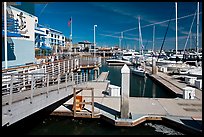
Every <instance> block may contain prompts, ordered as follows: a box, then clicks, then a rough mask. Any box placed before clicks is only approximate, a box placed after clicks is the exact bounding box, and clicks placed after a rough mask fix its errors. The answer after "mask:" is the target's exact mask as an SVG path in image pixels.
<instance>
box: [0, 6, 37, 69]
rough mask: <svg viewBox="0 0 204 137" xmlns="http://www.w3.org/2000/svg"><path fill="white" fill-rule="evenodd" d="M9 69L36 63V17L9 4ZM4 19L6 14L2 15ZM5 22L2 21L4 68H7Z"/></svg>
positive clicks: (7, 9) (7, 14)
mask: <svg viewBox="0 0 204 137" xmlns="http://www.w3.org/2000/svg"><path fill="white" fill-rule="evenodd" d="M6 11H7V13H6V16H7V19H6V20H7V53H6V54H7V67H8V68H9V67H12V66H19V65H24V64H26V63H33V62H34V61H35V51H34V45H35V35H34V29H35V16H33V15H32V14H30V13H27V12H25V11H23V10H20V9H18V8H15V7H13V6H11V5H9V4H7V8H6ZM2 15H3V19H4V13H2ZM4 41H5V36H4V20H3V21H2V68H5V43H4Z"/></svg>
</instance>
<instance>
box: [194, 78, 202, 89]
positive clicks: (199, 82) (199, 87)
mask: <svg viewBox="0 0 204 137" xmlns="http://www.w3.org/2000/svg"><path fill="white" fill-rule="evenodd" d="M195 87H197V88H198V89H202V79H197V80H195Z"/></svg>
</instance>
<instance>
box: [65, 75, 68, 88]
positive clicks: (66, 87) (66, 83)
mask: <svg viewBox="0 0 204 137" xmlns="http://www.w3.org/2000/svg"><path fill="white" fill-rule="evenodd" d="M67 74H68V73H65V83H66V91H67Z"/></svg>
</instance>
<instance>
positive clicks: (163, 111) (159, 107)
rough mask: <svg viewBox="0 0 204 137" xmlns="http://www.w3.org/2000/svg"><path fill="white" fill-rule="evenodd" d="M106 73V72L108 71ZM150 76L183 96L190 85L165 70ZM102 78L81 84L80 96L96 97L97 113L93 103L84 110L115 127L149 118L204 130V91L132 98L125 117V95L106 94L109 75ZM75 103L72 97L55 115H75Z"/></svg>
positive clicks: (195, 131)
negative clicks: (190, 95)
mask: <svg viewBox="0 0 204 137" xmlns="http://www.w3.org/2000/svg"><path fill="white" fill-rule="evenodd" d="M106 74H107V73H106ZM102 75H105V73H103V74H102ZM149 75H150V77H152V78H154V79H155V80H157V81H158V82H160V84H163V85H164V86H166V87H168V89H169V90H172V91H174V92H175V93H176V94H179V95H180V96H181V95H182V93H183V91H182V88H183V86H186V85H183V83H182V84H181V83H179V82H178V81H177V80H176V79H173V78H172V77H170V76H167V75H166V74H164V73H162V74H160V73H158V74H154V75H151V74H149ZM102 77H103V78H104V79H103V80H102V79H100V81H91V82H87V83H85V84H81V85H78V86H77V88H79V89H80V88H81V89H82V90H81V92H79V93H78V95H80V96H83V97H84V99H85V100H86V101H87V102H90V101H91V100H92V98H93V96H94V98H93V100H92V101H93V102H94V112H93V108H92V105H91V104H90V105H85V106H84V109H83V111H82V112H80V113H83V112H84V113H85V112H89V113H94V114H96V115H97V118H102V119H104V120H106V121H109V122H110V123H112V124H113V125H115V126H128V127H132V126H136V125H138V124H140V123H142V122H144V121H146V120H162V121H164V122H167V123H168V124H172V125H176V126H177V128H179V129H182V130H183V131H185V132H186V133H190V134H201V133H202V124H201V123H202V91H201V90H197V89H196V94H195V95H196V98H195V99H183V98H180V97H177V98H173V99H172V98H171V99H170V98H144V97H129V112H130V113H131V117H129V118H128V119H122V118H120V109H121V108H120V104H121V97H111V96H106V95H104V94H103V91H106V90H107V87H108V84H109V82H108V81H107V80H105V78H106V77H104V76H99V78H102ZM167 81H171V82H167ZM175 85H176V86H175ZM87 87H88V88H93V89H94V95H91V94H90V92H84V91H85V90H86V88H87ZM83 89H84V90H83ZM73 102H74V100H73V98H71V99H70V100H68V101H67V102H66V103H64V104H63V105H62V106H60V107H59V108H57V109H56V110H55V111H53V113H52V114H51V115H64V116H74V112H73V110H72V109H71V108H73ZM95 118H96V117H95Z"/></svg>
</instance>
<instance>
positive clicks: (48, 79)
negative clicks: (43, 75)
mask: <svg viewBox="0 0 204 137" xmlns="http://www.w3.org/2000/svg"><path fill="white" fill-rule="evenodd" d="M49 81H50V77H49V73H48V74H47V90H46V97H48V93H49Z"/></svg>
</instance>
